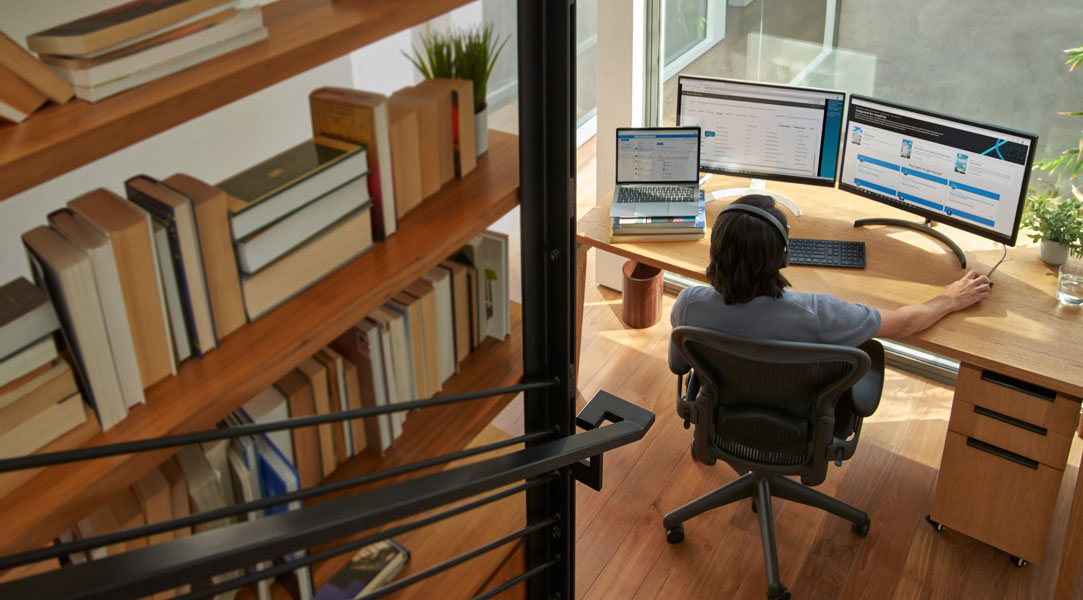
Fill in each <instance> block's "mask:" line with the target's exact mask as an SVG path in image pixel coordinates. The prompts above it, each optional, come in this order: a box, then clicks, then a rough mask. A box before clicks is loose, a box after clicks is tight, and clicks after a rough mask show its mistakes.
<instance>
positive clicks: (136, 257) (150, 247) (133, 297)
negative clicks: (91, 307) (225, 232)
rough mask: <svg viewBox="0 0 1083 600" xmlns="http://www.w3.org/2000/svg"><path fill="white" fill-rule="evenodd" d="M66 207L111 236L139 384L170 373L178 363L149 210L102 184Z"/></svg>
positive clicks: (154, 381) (153, 381) (152, 381)
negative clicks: (159, 272) (163, 295)
mask: <svg viewBox="0 0 1083 600" xmlns="http://www.w3.org/2000/svg"><path fill="white" fill-rule="evenodd" d="M68 208H70V209H71V210H72V212H74V213H75V214H77V215H79V216H80V217H82V218H84V219H86V221H87V222H88V223H91V224H92V225H94V226H95V227H97V228H98V230H99V231H100V232H101V233H102V234H104V235H105V236H106V237H108V238H109V242H110V245H111V247H112V249H113V257H114V261H115V262H116V265H117V274H118V276H119V278H120V288H121V291H122V293H123V295H124V309H125V311H126V312H127V314H128V323H129V325H130V327H131V330H132V341H133V343H134V344H135V351H136V352H135V356H136V360H137V361H138V363H139V373H140V378H141V380H142V382H143V387H144V388H146V387H149V386H150V385H151V384H153V383H156V382H157V381H159V380H161V379H162V378H164V377H167V376H169V375H172V374H173V373H175V372H176V364H175V362H174V357H173V348H172V345H171V344H170V341H169V332H168V330H167V329H166V319H167V315H166V309H165V299H164V298H163V297H162V288H161V279H160V277H159V275H158V265H157V256H156V251H155V248H154V244H153V242H152V235H153V228H152V225H151V218H150V215H149V214H147V213H146V212H144V211H143V210H142V209H140V208H139V207H138V206H136V205H134V204H132V203H130V202H128V201H127V200H125V199H123V198H121V197H120V196H117V195H116V194H114V193H112V192H110V191H108V190H105V189H102V188H99V189H97V190H94V191H92V192H88V193H86V194H83V195H82V196H79V197H78V198H75V199H73V200H70V201H69V202H68Z"/></svg>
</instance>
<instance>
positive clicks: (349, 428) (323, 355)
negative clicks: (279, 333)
mask: <svg viewBox="0 0 1083 600" xmlns="http://www.w3.org/2000/svg"><path fill="white" fill-rule="evenodd" d="M316 356H317V357H318V360H320V361H321V362H323V363H324V365H326V366H327V367H328V370H327V373H328V375H329V376H330V377H331V387H332V389H333V391H334V393H333V394H332V398H333V399H337V401H338V404H337V405H335V404H332V406H336V407H337V408H336V410H339V411H342V412H346V411H348V410H351V409H353V408H361V399H360V398H356V399H354V400H352V401H351V399H350V393H351V384H350V381H349V380H348V378H347V375H346V363H347V361H346V359H345V358H343V356H342V355H341V354H339V353H338V352H335V349H334V348H331V347H329V346H328V347H324V348H323V349H322V350H320V351H319V352H317V353H316ZM353 376H354V382H353V388H356V386H357V380H356V378H357V373H356V372H355V373H354V374H353ZM352 391H353V393H354V394H356V393H358V392H357V390H356V389H353V390H352ZM355 422H356V421H355ZM356 423H358V424H359V422H356ZM341 425H342V439H343V440H344V441H345V442H346V443H345V448H344V450H345V451H346V455H345V456H344V457H343V459H342V460H343V461H345V460H346V459H347V458H349V457H351V456H353V455H355V454H357V453H358V451H359V450H358V445H360V444H362V441H358V440H354V423H352V422H351V421H342V423H341ZM360 429H362V430H363V429H364V427H360ZM362 437H364V436H363V434H362Z"/></svg>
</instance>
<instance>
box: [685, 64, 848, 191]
mask: <svg viewBox="0 0 1083 600" xmlns="http://www.w3.org/2000/svg"><path fill="white" fill-rule="evenodd" d="M682 79H694V80H698V81H711V82H721V83H734V84H741V85H751V86H757V87H770V88H779V89H784V90H793V91H798V92H820V93H824V94H840V95H841V96H842V108H843V112H844V113H845V111H846V108H847V106H849V102H848V98H849V94H847V92H845V91H844V90H833V89H827V88H817V87H807V86H798V85H784V84H780V83H763V82H760V81H746V80H743V79H732V78H728V77H709V76H706V75H685V74H680V75H678V76H677V113H676V121H677V126H678V127H681V126H682V125H681V122H680V120H681V101H682V100H683V99H684V93H683V92H682V88H681V80H682ZM845 121H846V119H845V118H844V119H840V120H839V131H838V135H839V137H838V142H839V146H840V148H839V150H840V153H839V154H838V155H837V156H836V157H835V169H834V170H833V171H832V175H831V179H823V178H820V177H808V176H804V175H786V174H783V173H766V172H761V171H736V170H730V169H724V168H719V167H704V165H703V162H702V157H703V152H702V150H701V152H700V160H701V162H700V163H699V170H700V172H701V173H712V174H715V175H730V176H734V177H747V178H749V179H767V180H770V181H785V182H791V183H803V184H807V185H818V186H822V187H835V183H836V182H837V181H838V179H839V169H840V162H839V161H840V159H841V157H842V154H841V149H842V148H841V146H842V143H843V137H842V135H843V131H844V129H843V125H844V123H845ZM685 127H687V125H685ZM701 136H702V134H701ZM704 139H706V138H705V137H700V145H701V146H702V144H703V140H704ZM820 156H821V158H822V157H823V148H822V145H821V148H820Z"/></svg>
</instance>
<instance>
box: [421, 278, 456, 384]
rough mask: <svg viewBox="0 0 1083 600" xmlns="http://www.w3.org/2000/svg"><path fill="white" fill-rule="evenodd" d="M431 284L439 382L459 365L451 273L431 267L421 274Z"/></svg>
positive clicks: (448, 376)
mask: <svg viewBox="0 0 1083 600" xmlns="http://www.w3.org/2000/svg"><path fill="white" fill-rule="evenodd" d="M421 277H422V279H425V280H426V281H428V282H429V283H431V284H432V285H433V290H434V298H435V300H436V348H437V354H436V365H437V369H438V371H439V375H440V383H441V384H443V382H445V381H447V380H448V378H450V377H451V376H452V375H454V374H455V371H457V370H459V365H458V363H457V362H456V361H455V311H454V308H453V307H452V305H451V302H452V292H451V275H450V274H449V273H448V272H447V271H446V270H445V269H441V268H440V267H433V268H432V269H429V271H428V272H426V273H425V274H424V275H422V276H421Z"/></svg>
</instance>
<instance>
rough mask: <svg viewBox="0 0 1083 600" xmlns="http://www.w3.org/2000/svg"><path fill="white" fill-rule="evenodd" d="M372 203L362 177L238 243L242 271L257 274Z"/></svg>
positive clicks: (239, 262)
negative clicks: (329, 227)
mask: <svg viewBox="0 0 1083 600" xmlns="http://www.w3.org/2000/svg"><path fill="white" fill-rule="evenodd" d="M368 201H369V190H368V183H367V182H366V177H365V176H364V175H362V176H361V177H358V178H356V179H353V180H351V181H349V182H348V183H345V184H343V185H341V186H339V187H337V188H335V189H333V190H331V191H330V192H327V193H326V194H324V195H323V196H320V197H319V198H317V199H316V200H313V201H312V202H310V203H308V204H307V205H305V206H303V207H302V208H301V209H300V210H298V211H296V212H294V213H292V214H289V215H287V216H286V217H284V218H282V219H279V220H278V221H276V222H274V223H272V224H270V225H268V226H266V227H264V228H263V229H260V230H259V231H256V232H255V233H252V234H250V235H248V236H246V237H245V238H243V239H241V240H238V241H237V242H235V243H234V249H235V250H236V254H237V264H238V265H240V267H241V271H242V272H244V273H254V272H256V271H258V270H260V269H262V268H263V267H265V266H267V265H269V264H271V263H272V262H274V260H275V259H276V258H278V257H280V256H282V255H283V254H286V253H287V252H289V251H290V250H292V249H293V248H295V247H297V246H299V245H300V244H302V243H304V242H305V241H306V240H308V239H310V238H311V237H312V236H314V235H316V234H317V233H319V232H320V231H322V230H323V229H324V228H326V227H328V226H330V225H331V224H332V223H334V222H335V221H338V220H339V219H341V218H342V217H345V216H346V215H348V214H350V213H352V212H353V211H355V210H357V209H359V208H361V207H362V206H364V205H365V204H366V203H367V202H368Z"/></svg>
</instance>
